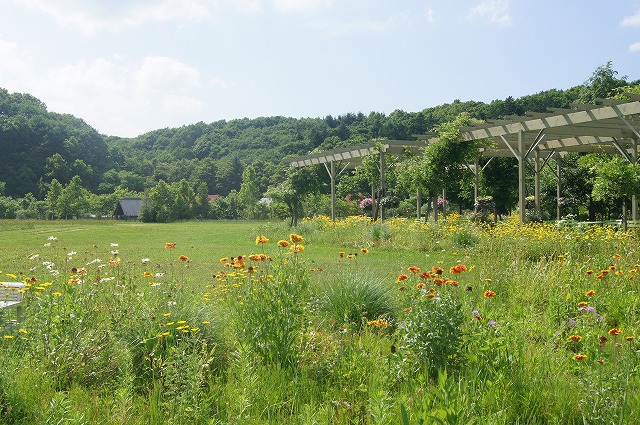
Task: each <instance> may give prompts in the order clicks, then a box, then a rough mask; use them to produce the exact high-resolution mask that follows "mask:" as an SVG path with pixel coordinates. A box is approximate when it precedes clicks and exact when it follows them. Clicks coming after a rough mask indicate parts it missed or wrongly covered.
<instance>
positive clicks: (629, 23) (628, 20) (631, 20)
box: [620, 9, 640, 27]
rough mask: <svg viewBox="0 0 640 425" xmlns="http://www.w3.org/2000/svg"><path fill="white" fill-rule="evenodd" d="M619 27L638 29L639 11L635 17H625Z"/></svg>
mask: <svg viewBox="0 0 640 425" xmlns="http://www.w3.org/2000/svg"><path fill="white" fill-rule="evenodd" d="M620 25H621V26H623V27H640V9H638V11H637V12H636V14H635V15H631V16H625V17H624V18H623V19H622V22H620Z"/></svg>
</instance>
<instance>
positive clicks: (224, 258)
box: [220, 257, 229, 263]
mask: <svg viewBox="0 0 640 425" xmlns="http://www.w3.org/2000/svg"><path fill="white" fill-rule="evenodd" d="M227 261H229V257H222V258H221V259H220V262H221V263H226V262H227Z"/></svg>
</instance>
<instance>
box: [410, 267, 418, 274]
mask: <svg viewBox="0 0 640 425" xmlns="http://www.w3.org/2000/svg"><path fill="white" fill-rule="evenodd" d="M409 271H410V272H411V273H420V268H419V267H416V266H411V267H409Z"/></svg>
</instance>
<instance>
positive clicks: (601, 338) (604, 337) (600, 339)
mask: <svg viewBox="0 0 640 425" xmlns="http://www.w3.org/2000/svg"><path fill="white" fill-rule="evenodd" d="M607 341H609V340H608V339H607V337H606V336H604V335H602V336H601V337H600V338H598V345H604V343H605V342H607Z"/></svg>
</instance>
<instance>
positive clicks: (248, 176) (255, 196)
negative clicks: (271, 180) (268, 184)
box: [238, 165, 261, 219]
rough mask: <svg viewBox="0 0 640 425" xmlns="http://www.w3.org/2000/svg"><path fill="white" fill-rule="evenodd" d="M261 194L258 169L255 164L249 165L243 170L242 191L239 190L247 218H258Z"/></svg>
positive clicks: (241, 203) (239, 198)
mask: <svg viewBox="0 0 640 425" xmlns="http://www.w3.org/2000/svg"><path fill="white" fill-rule="evenodd" d="M260 195H261V193H260V187H259V185H258V181H257V176H256V171H255V169H254V168H253V166H251V165H249V166H247V168H245V169H244V171H243V172H242V184H241V185H240V192H238V200H239V201H240V206H241V207H242V208H243V210H244V215H245V218H248V219H255V218H256V214H257V210H258V201H259V200H260Z"/></svg>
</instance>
